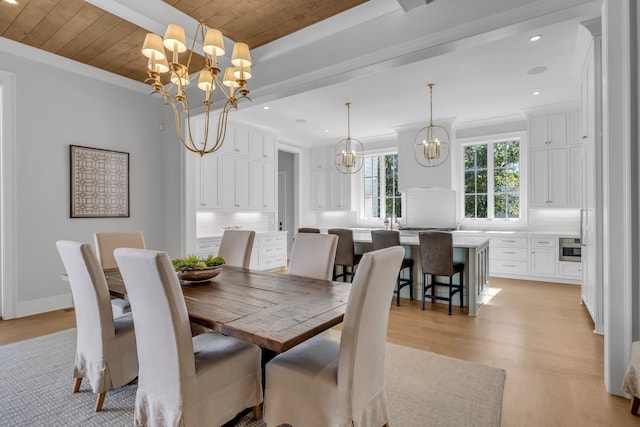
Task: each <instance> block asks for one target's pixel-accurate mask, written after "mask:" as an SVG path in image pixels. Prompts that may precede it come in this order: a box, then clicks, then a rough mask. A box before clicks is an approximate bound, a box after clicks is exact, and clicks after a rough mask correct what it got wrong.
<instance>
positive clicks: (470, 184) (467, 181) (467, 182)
mask: <svg viewBox="0 0 640 427" xmlns="http://www.w3.org/2000/svg"><path fill="white" fill-rule="evenodd" d="M464 192H465V193H466V194H470V193H475V192H476V173H475V172H465V173H464Z"/></svg>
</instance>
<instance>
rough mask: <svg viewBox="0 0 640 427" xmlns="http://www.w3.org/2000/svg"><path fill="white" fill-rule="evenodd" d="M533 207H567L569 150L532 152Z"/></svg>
mask: <svg viewBox="0 0 640 427" xmlns="http://www.w3.org/2000/svg"><path fill="white" fill-rule="evenodd" d="M529 162H530V163H529V165H530V168H531V187H530V193H531V206H532V207H542V206H544V207H567V204H568V189H567V187H568V185H567V180H568V170H567V169H568V168H567V164H568V163H567V149H566V147H563V148H552V149H543V150H531V151H530V153H529Z"/></svg>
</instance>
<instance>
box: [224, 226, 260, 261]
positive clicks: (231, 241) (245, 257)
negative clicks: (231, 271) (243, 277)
mask: <svg viewBox="0 0 640 427" xmlns="http://www.w3.org/2000/svg"><path fill="white" fill-rule="evenodd" d="M255 237H256V232H255V231H251V230H224V233H223V234H222V242H220V249H219V250H218V255H219V256H221V257H222V258H224V261H225V264H226V265H230V266H232V267H242V268H249V264H250V263H251V250H252V249H253V240H254V239H255Z"/></svg>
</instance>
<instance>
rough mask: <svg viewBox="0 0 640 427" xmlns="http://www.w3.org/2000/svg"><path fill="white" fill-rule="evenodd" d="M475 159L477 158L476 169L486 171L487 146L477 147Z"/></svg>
mask: <svg viewBox="0 0 640 427" xmlns="http://www.w3.org/2000/svg"><path fill="white" fill-rule="evenodd" d="M476 147H477V150H476V157H477V161H476V164H477V167H478V169H486V168H487V145H486V144H482V145H477V146H476Z"/></svg>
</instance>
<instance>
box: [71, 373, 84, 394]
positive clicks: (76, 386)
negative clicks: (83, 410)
mask: <svg viewBox="0 0 640 427" xmlns="http://www.w3.org/2000/svg"><path fill="white" fill-rule="evenodd" d="M80 384H82V377H80V378H76V381H75V382H74V383H73V392H74V393H77V392H78V391H80Z"/></svg>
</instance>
